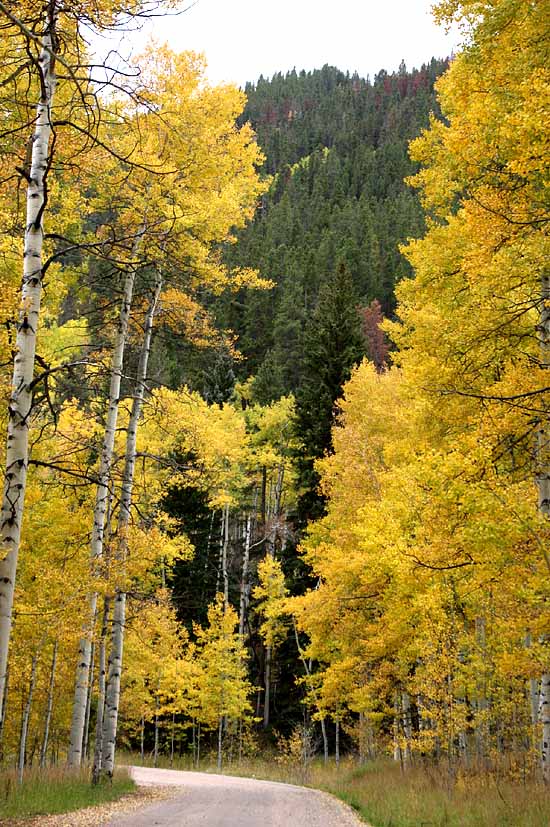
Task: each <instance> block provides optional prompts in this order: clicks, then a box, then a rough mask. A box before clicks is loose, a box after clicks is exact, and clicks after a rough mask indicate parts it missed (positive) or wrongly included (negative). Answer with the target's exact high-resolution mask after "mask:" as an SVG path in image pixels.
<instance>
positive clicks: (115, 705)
mask: <svg viewBox="0 0 550 827" xmlns="http://www.w3.org/2000/svg"><path fill="white" fill-rule="evenodd" d="M161 289H162V279H161V277H160V275H158V276H157V280H156V284H155V292H154V294H153V297H152V299H151V303H150V305H149V308H148V310H147V315H146V317H145V329H144V335H143V344H142V348H141V354H140V359H139V365H138V373H137V380H136V389H135V393H134V399H133V402H132V411H131V414H130V419H129V422H128V432H127V436H126V456H125V461H124V474H123V479H122V493H121V498H120V511H119V516H118V526H117V536H118V542H117V554H116V557H117V560H118V561H119V562H120V564H121V566H122V569H123V570H122V572H121V575H122V576H123V577H124V565H125V562H126V557H127V554H128V527H129V525H130V509H131V506H132V492H133V486H134V472H135V467H136V445H137V433H138V425H139V420H140V417H141V411H142V407H143V400H144V398H145V387H146V380H147V368H148V365H149V354H150V352H151V339H152V335H153V323H154V318H155V313H156V309H157V305H158V301H159V298H160V292H161ZM125 623H126V592H125V590H124V588H120V589H118V590H117V593H116V596H115V605H114V612H113V626H112V637H111V652H110V655H109V675H108V679H107V691H106V696H105V718H104V721H103V748H102V752H103V754H102V761H101V767H102V772H103V773H105V774H106V775H107V776H108V777H109V778H112V776H113V770H114V764H115V748H116V734H117V726H118V710H119V706H120V679H121V676H122V657H123V651H124V627H125Z"/></svg>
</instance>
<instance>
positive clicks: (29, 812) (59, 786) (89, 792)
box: [0, 767, 135, 824]
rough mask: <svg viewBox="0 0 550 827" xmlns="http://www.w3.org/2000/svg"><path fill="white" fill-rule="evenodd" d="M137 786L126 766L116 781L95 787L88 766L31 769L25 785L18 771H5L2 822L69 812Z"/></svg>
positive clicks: (0, 784)
mask: <svg viewBox="0 0 550 827" xmlns="http://www.w3.org/2000/svg"><path fill="white" fill-rule="evenodd" d="M134 789H135V785H134V782H133V781H132V779H131V778H130V777H129V775H128V773H127V772H126V771H125V770H121V771H119V772H117V773H116V775H115V778H114V779H113V783H112V784H110V783H108V782H107V783H103V784H98V785H97V786H95V787H92V785H91V783H90V771H89V769H85V768H82V769H80V770H68V769H66V768H64V767H63V768H61V767H56V768H49V769H46V770H29V771H28V772H27V773H26V774H25V778H24V781H23V784H22V785H19V784H18V783H17V778H16V774H15V772H12V771H10V770H7V771H4V772H3V773H2V775H1V777H0V824H5V823H6V821H7V819H8V818H9V819H15V818H22V817H26V818H28V817H30V816H35V815H43V814H49V813H67V812H71V811H73V810H80V809H82V808H83V807H90V806H94V805H98V804H103V803H105V802H109V801H116V800H117V799H119V798H120V797H121V796H124V795H127V794H128V793H131V792H132V791H133V790H134Z"/></svg>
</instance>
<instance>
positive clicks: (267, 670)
mask: <svg viewBox="0 0 550 827" xmlns="http://www.w3.org/2000/svg"><path fill="white" fill-rule="evenodd" d="M270 702H271V646H266V647H265V666H264V729H265V728H267V727H268V726H269V714H270V709H269V705H270Z"/></svg>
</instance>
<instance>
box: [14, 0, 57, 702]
mask: <svg viewBox="0 0 550 827" xmlns="http://www.w3.org/2000/svg"><path fill="white" fill-rule="evenodd" d="M45 8H46V9H47V12H46V14H47V20H46V24H45V27H44V34H43V36H42V49H41V51H40V55H39V58H38V64H37V65H38V71H39V73H40V84H39V87H40V90H41V92H40V99H39V101H38V104H37V107H36V119H35V126H34V133H33V136H32V152H31V166H30V170H29V174H28V187H27V215H26V224H25V236H24V248H23V281H22V285H21V303H20V310H19V319H18V324H17V337H16V343H15V358H14V362H13V374H12V382H11V395H10V401H9V403H8V423H7V441H6V465H5V469H6V470H5V475H4V490H3V496H2V511H1V518H0V698H3V697H4V686H5V683H6V672H7V668H8V650H9V643H10V635H11V623H12V609H13V595H14V590H15V577H16V573H17V557H18V554H19V545H20V541H21V524H22V521H23V504H24V499H25V488H26V484H27V469H28V459H29V456H28V454H29V426H30V414H31V407H32V381H33V374H34V359H35V352H36V336H37V332H38V322H39V316H40V301H41V297H42V275H43V274H42V255H43V240H44V228H43V213H44V209H45V207H46V201H47V190H46V177H47V174H48V168H49V164H50V161H51V158H50V138H51V134H52V125H51V110H52V106H53V101H54V94H55V86H56V72H55V57H54V53H55V51H56V49H57V35H56V27H57V4H56V3H55V2H51V3H49V4H47V6H45ZM3 709H4V705H2V706H1V709H0V714H3Z"/></svg>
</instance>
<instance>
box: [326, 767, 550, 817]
mask: <svg viewBox="0 0 550 827" xmlns="http://www.w3.org/2000/svg"><path fill="white" fill-rule="evenodd" d="M312 780H313V779H312ZM315 786H320V787H321V788H322V789H326V790H328V791H329V792H332V793H333V794H334V795H337V796H338V797H339V798H341V799H343V800H344V801H346V802H347V803H348V804H350V805H351V806H352V807H353V808H354V809H355V810H356V811H357V812H358V814H359V815H361V816H362V817H363V818H364V819H365V820H366V821H367V822H369V823H370V824H372V825H373V827H548V825H549V824H550V793H549V792H548V790H547V789H545V788H544V787H543V786H542V785H538V784H535V783H528V784H525V785H524V784H520V783H513V782H511V781H500V782H498V784H497V782H496V781H495V779H494V778H493V777H491V776H483V777H477V778H476V777H474V778H468V779H467V780H466V779H459V781H458V782H457V783H455V784H454V785H453V786H452V787H449V784H448V782H447V778H446V775H445V774H443V773H441V772H438V771H437V770H434V769H431V770H428V769H421V768H413V769H411V770H409V771H407V772H405V773H403V772H401V769H400V767H399V766H395V765H394V764H393V763H390V762H386V761H380V762H373V763H372V764H371V765H367V766H365V767H361V768H354V769H352V768H350V767H343V768H342V769H341V771H340V773H337V772H333V773H332V775H331V776H329V777H326V778H325V780H324V781H323V780H321V783H319V784H315Z"/></svg>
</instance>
